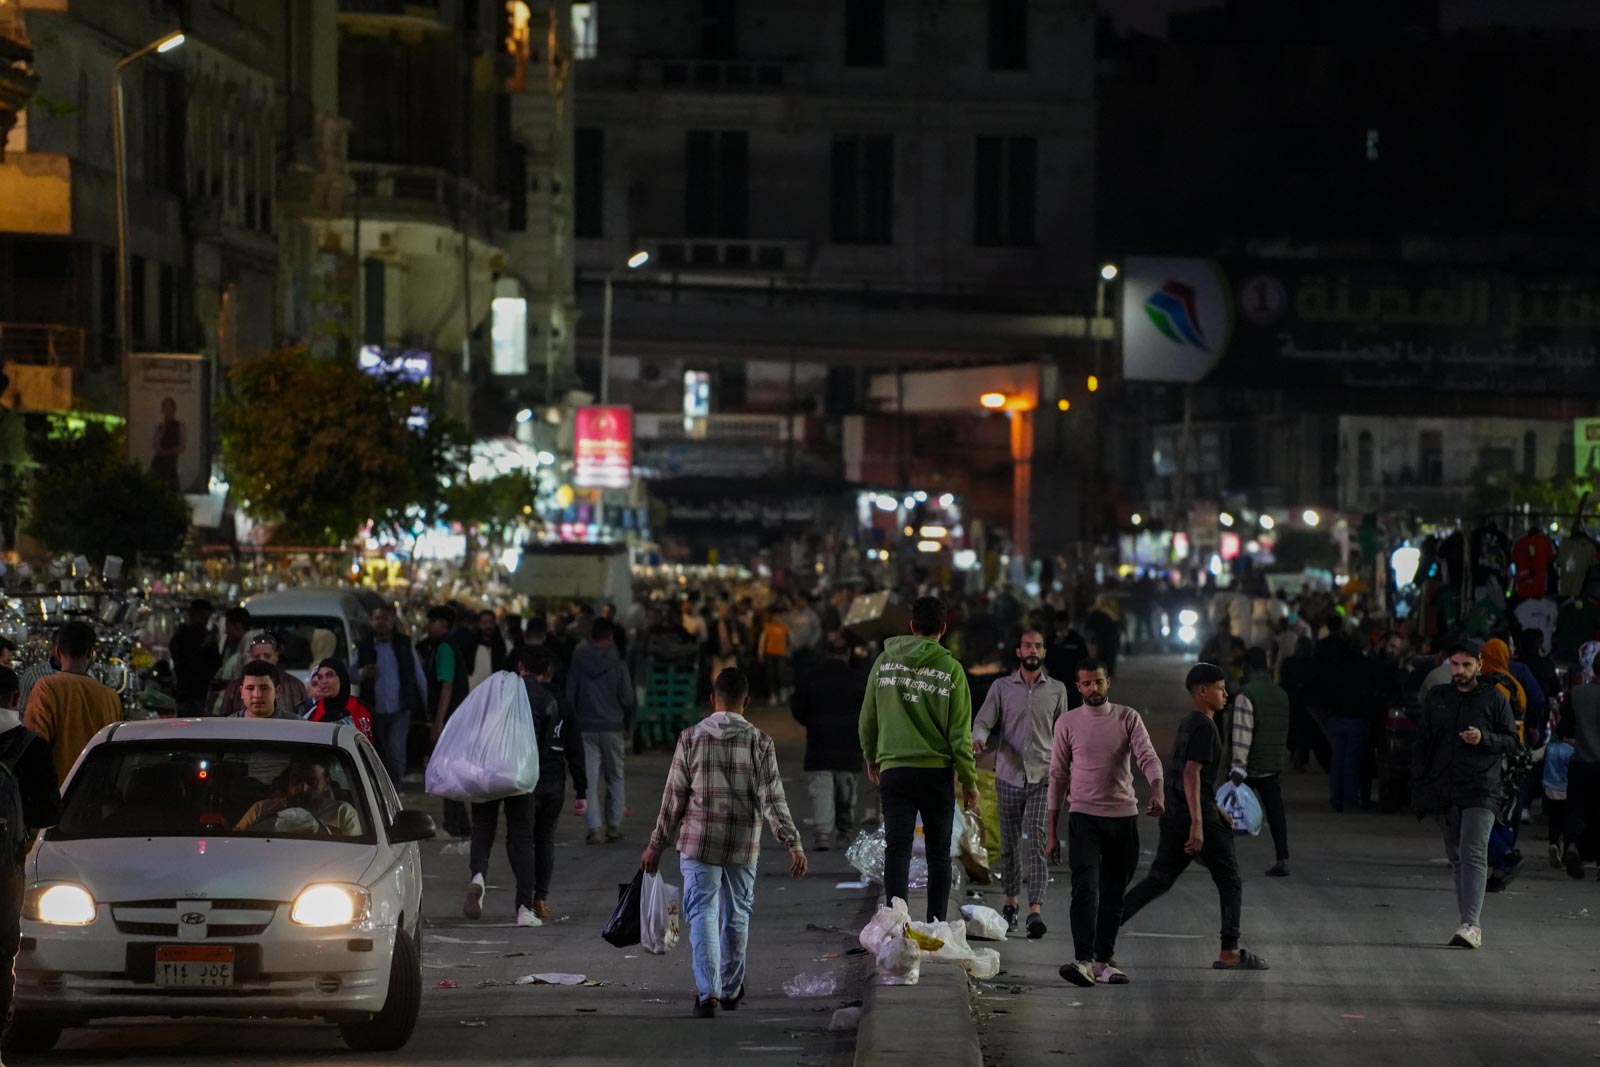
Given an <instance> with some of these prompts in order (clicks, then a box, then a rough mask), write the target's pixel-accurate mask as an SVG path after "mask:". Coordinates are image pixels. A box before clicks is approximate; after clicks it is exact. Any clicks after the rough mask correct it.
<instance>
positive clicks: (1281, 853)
mask: <svg viewBox="0 0 1600 1067" xmlns="http://www.w3.org/2000/svg"><path fill="white" fill-rule="evenodd" d="M1244 784H1245V785H1247V786H1249V787H1250V788H1251V789H1254V790H1255V791H1256V796H1258V797H1260V798H1261V806H1262V808H1264V809H1265V810H1266V814H1267V829H1268V830H1269V831H1271V832H1272V850H1273V852H1274V853H1275V854H1276V856H1277V859H1278V862H1279V863H1287V862H1288V860H1289V816H1288V813H1287V812H1285V811H1284V808H1283V783H1282V782H1280V781H1279V780H1278V776H1277V775H1276V774H1269V775H1267V776H1266V777H1264V778H1246V779H1245V780H1244Z"/></svg>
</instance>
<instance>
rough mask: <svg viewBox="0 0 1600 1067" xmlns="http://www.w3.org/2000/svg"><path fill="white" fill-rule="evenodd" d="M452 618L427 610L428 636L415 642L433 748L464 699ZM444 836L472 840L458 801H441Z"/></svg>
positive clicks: (440, 608)
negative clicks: (430, 723) (425, 687)
mask: <svg viewBox="0 0 1600 1067" xmlns="http://www.w3.org/2000/svg"><path fill="white" fill-rule="evenodd" d="M455 618H456V613H455V611H454V610H452V609H451V608H449V607H448V606H446V605H444V604H435V605H434V606H433V607H431V608H429V609H428V622H427V627H428V636H427V637H425V638H423V639H422V640H421V641H418V642H417V655H418V656H419V657H420V658H421V660H422V673H423V676H424V678H426V679H427V683H428V717H429V719H430V720H431V722H432V725H431V726H430V728H429V733H430V734H431V736H432V740H433V743H434V744H438V743H439V735H440V734H442V733H444V724H445V723H446V722H448V721H449V720H450V716H451V715H454V714H455V710H456V709H457V708H459V707H460V706H461V702H462V701H463V700H465V699H466V696H467V687H466V676H465V672H464V671H463V670H462V669H461V657H460V656H458V655H457V654H456V646H455V644H454V643H453V642H452V641H451V640H450V633H451V627H452V626H454V625H455ZM444 832H445V833H446V834H448V835H450V836H451V837H454V838H456V839H457V840H460V839H462V838H466V837H471V836H472V816H471V815H470V814H469V813H468V809H467V806H466V805H465V804H464V803H462V802H461V801H459V800H446V801H444Z"/></svg>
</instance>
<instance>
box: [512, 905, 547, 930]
mask: <svg viewBox="0 0 1600 1067" xmlns="http://www.w3.org/2000/svg"><path fill="white" fill-rule="evenodd" d="M517 925H518V926H543V925H544V920H543V919H541V918H539V916H537V915H535V914H534V913H533V909H532V908H525V907H523V906H522V905H520V904H519V905H517Z"/></svg>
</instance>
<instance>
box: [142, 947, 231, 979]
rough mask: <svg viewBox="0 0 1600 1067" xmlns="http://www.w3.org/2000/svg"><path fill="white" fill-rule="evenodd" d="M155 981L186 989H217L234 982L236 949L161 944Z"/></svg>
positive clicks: (158, 950) (157, 954)
mask: <svg viewBox="0 0 1600 1067" xmlns="http://www.w3.org/2000/svg"><path fill="white" fill-rule="evenodd" d="M156 985H159V986H172V987H177V988H184V989H218V988H224V987H227V986H231V985H233V949H231V948H188V947H182V948H180V947H162V948H158V949H156Z"/></svg>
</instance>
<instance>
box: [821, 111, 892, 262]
mask: <svg viewBox="0 0 1600 1067" xmlns="http://www.w3.org/2000/svg"><path fill="white" fill-rule="evenodd" d="M832 188H833V240H834V241H835V242H836V243H838V244H865V245H886V244H890V243H892V242H893V241H894V138H892V137H887V136H867V137H835V138H834V139H833V183H832Z"/></svg>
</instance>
